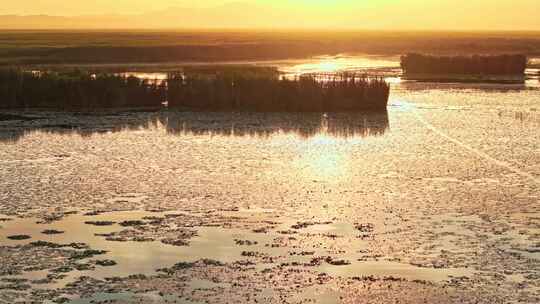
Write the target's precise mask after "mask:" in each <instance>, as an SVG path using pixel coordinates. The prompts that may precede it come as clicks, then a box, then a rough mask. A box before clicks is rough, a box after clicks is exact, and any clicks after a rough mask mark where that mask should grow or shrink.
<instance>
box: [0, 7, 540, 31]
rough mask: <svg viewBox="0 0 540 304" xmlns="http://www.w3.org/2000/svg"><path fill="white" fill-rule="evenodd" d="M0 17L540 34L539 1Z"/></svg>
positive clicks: (18, 10)
mask: <svg viewBox="0 0 540 304" xmlns="http://www.w3.org/2000/svg"><path fill="white" fill-rule="evenodd" d="M0 14H2V15H37V14H45V15H54V16H81V15H145V20H144V21H145V23H144V24H147V25H148V26H149V27H160V26H163V27H178V28H181V27H197V26H199V27H208V28H220V27H246V28H251V27H255V28H256V27H264V28H271V27H298V28H358V29H430V30H441V29H456V30H540V0H510V1H509V0H251V1H250V0H236V1H234V0H233V1H231V0H229V1H227V0H198V1H193V0H191V1H184V0H153V1H149V0H114V1H111V0H92V1H88V0H18V1H6V2H5V3H3V4H2V6H0ZM164 14H168V16H164ZM162 17H163V19H162ZM166 17H168V18H166ZM175 17H176V19H174V18H175ZM183 20H184V22H183Z"/></svg>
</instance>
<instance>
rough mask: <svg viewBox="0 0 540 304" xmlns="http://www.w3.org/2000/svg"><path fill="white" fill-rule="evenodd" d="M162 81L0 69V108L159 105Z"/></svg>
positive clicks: (162, 94)
mask: <svg viewBox="0 0 540 304" xmlns="http://www.w3.org/2000/svg"><path fill="white" fill-rule="evenodd" d="M165 98H166V88H165V87H164V85H161V84H158V83H154V82H151V81H148V80H143V79H139V78H136V77H124V76H118V75H113V74H97V75H96V74H90V73H87V72H82V71H71V72H63V73H54V72H39V73H38V72H29V71H22V70H20V69H15V68H9V69H2V70H0V108H10V109H15V108H54V109H69V108H89V109H93V108H119V107H161V104H162V102H163V101H164V100H165Z"/></svg>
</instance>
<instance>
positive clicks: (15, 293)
mask: <svg viewBox="0 0 540 304" xmlns="http://www.w3.org/2000/svg"><path fill="white" fill-rule="evenodd" d="M398 66H399V64H397V62H396V61H395V59H393V58H390V59H384V58H383V59H379V58H375V59H373V58H371V59H370V58H350V57H337V58H330V57H328V58H319V59H314V60H306V61H303V62H294V63H286V64H279V67H280V69H281V70H282V71H283V72H285V73H290V74H301V73H304V72H306V73H308V72H325V73H327V72H335V71H341V70H347V71H377V72H379V73H381V75H382V76H384V77H387V80H388V81H389V82H390V83H391V85H392V91H391V97H390V105H389V107H388V111H387V113H377V114H373V113H359V114H339V113H312V114H280V113H274V114H253V113H252V114H249V113H189V112H174V111H167V110H163V111H159V112H136V111H122V112H105V113H99V114H87V113H52V112H25V113H21V112H9V113H2V114H3V115H2V116H0V117H4V118H0V140H1V142H0V155H1V157H0V176H2V178H1V179H0V202H1V203H0V214H1V216H0V218H1V219H2V222H0V303H13V302H15V301H17V300H21V301H22V300H26V301H31V300H34V301H37V302H38V303H39V302H40V301H45V300H47V301H54V300H55V301H57V302H58V301H61V300H62V299H65V300H66V301H67V300H68V299H69V300H71V301H72V303H90V301H94V302H100V301H102V302H105V301H111V300H115V301H117V302H119V303H141V302H142V303H153V302H155V303H161V302H166V301H169V302H171V303H174V302H175V301H176V302H177V303H204V302H208V303H230V302H231V301H238V302H241V303H253V302H254V301H258V302H259V303H261V302H262V303H283V302H284V301H288V302H289V303H358V299H359V297H360V298H364V299H371V301H372V302H370V303H374V302H375V303H387V302H389V301H394V300H396V299H400V300H401V301H402V302H405V303H418V301H421V300H427V301H428V302H433V301H437V302H439V303H456V302H462V303H477V302H479V303H517V302H520V303H538V302H539V301H540V201H539V200H540V133H539V132H538V130H539V127H540V86H539V79H538V77H537V76H536V75H538V74H537V71H534V70H531V71H529V73H528V75H529V76H530V77H529V78H528V79H527V81H526V82H525V83H524V84H516V85H497V84H457V83H429V82H414V81H405V80H401V79H400V75H399V73H398V72H396V69H397V68H398ZM151 76H152V77H155V76H156V75H154V74H152V75H151ZM6 114H10V115H11V116H9V117H8V116H7V115H6ZM46 230H51V231H48V232H47V231H46ZM52 230H54V232H56V233H52ZM43 232H46V233H45V234H44V233H43ZM61 232H62V233H61ZM17 235H25V236H27V237H29V238H25V239H20V238H22V237H19V238H17V237H14V236H17ZM13 238H14V239H13ZM37 241H43V242H37ZM81 243H84V244H81ZM92 250H93V251H92ZM101 250H103V251H104V252H99V251H101ZM111 261H113V262H111ZM383 291H384V292H383ZM366 303H367V301H366Z"/></svg>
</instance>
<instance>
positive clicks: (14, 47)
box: [0, 30, 540, 67]
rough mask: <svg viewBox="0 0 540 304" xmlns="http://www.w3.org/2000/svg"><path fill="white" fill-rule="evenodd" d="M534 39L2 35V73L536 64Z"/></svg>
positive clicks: (539, 46) (489, 35)
mask: <svg viewBox="0 0 540 304" xmlns="http://www.w3.org/2000/svg"><path fill="white" fill-rule="evenodd" d="M539 37H540V36H539V35H538V33H534V32H528V33H526V32H523V33H519V32H513V33H512V34H511V35H509V34H508V33H505V32H499V33H497V32H477V33H474V32H468V33H464V32H461V33H458V32H437V33H436V32H403V31H397V32H381V31H358V32H351V31H313V32H308V31H301V30H300V31H293V30H278V31H274V30H273V31H232V30H230V31H227V30H225V31H222V32H219V31H213V30H209V31H144V30H139V31H136V30H123V31H121V30H118V31H84V30H83V31H81V30H65V31H57V30H56V31H54V30H53V31H40V30H28V31H2V30H0V65H13V64H27V65H30V64H81V63H86V64H100V63H107V64H120V63H124V64H128V63H129V66H130V67H131V66H133V64H138V63H158V62H160V63H167V64H170V63H172V62H188V61H190V62H219V61H239V60H280V59H291V58H307V57H312V56H318V55H337V54H343V53H350V54H353V53H362V54H373V55H396V54H405V53H406V52H408V51H410V50H414V51H415V52H418V53H425V54H439V55H450V54H451V55H456V54H517V53H519V54H526V55H528V56H531V57H532V56H540V39H539Z"/></svg>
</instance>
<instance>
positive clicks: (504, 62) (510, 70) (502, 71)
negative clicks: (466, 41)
mask: <svg viewBox="0 0 540 304" xmlns="http://www.w3.org/2000/svg"><path fill="white" fill-rule="evenodd" d="M401 67H402V68H403V72H404V73H405V74H463V75H523V74H524V73H525V69H526V67H527V57H526V56H524V55H498V56H478V55H475V56H430V55H420V54H408V55H404V56H402V57H401Z"/></svg>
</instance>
